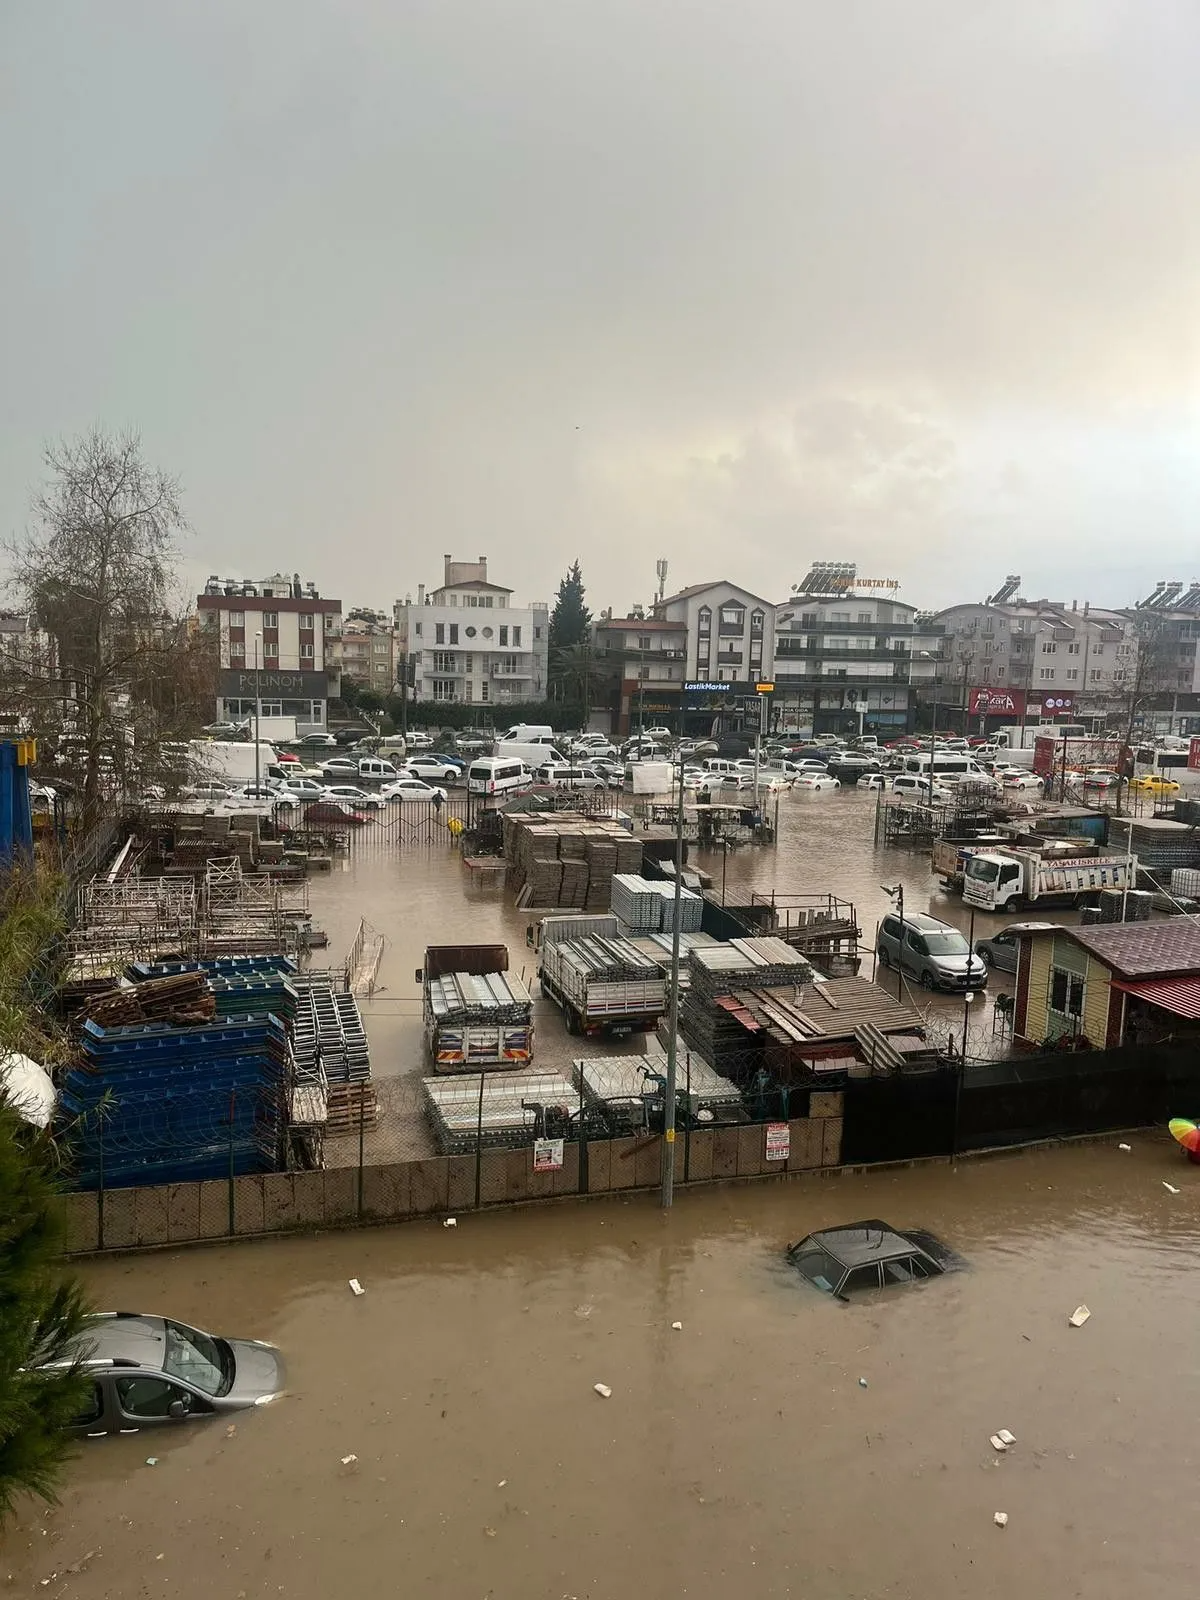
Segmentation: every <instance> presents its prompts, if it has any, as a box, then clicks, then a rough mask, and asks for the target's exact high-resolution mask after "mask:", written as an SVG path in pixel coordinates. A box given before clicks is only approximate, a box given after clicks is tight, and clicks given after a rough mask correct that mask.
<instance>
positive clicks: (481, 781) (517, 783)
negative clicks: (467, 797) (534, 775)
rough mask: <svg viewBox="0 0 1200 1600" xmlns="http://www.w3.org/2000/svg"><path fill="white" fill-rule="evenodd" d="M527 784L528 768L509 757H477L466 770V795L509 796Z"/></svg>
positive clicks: (527, 785) (526, 787)
mask: <svg viewBox="0 0 1200 1600" xmlns="http://www.w3.org/2000/svg"><path fill="white" fill-rule="evenodd" d="M529 783H530V773H529V768H528V767H527V766H526V765H525V763H524V762H523V761H518V760H516V759H514V758H512V757H509V756H479V757H478V758H477V759H476V760H474V761H472V763H471V765H470V766H469V767H468V768H467V793H468V794H510V793H512V792H513V791H514V790H517V789H528V787H529Z"/></svg>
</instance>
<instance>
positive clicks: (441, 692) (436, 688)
mask: <svg viewBox="0 0 1200 1600" xmlns="http://www.w3.org/2000/svg"><path fill="white" fill-rule="evenodd" d="M433 698H434V699H435V700H456V699H457V698H458V696H457V694H456V693H455V686H454V684H452V683H447V682H446V681H445V680H444V679H442V678H435V679H434V682H433Z"/></svg>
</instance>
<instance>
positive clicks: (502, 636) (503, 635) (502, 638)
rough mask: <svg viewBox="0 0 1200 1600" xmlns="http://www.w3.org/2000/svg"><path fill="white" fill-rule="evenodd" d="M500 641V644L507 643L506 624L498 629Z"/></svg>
mask: <svg viewBox="0 0 1200 1600" xmlns="http://www.w3.org/2000/svg"><path fill="white" fill-rule="evenodd" d="M500 643H501V644H507V643H508V628H507V626H505V627H502V628H501V629H500Z"/></svg>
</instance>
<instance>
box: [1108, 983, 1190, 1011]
mask: <svg viewBox="0 0 1200 1600" xmlns="http://www.w3.org/2000/svg"><path fill="white" fill-rule="evenodd" d="M1112 986H1113V988H1114V989H1123V990H1124V991H1125V993H1126V994H1132V995H1136V996H1137V997H1138V999H1139V1000H1145V1001H1146V1003H1147V1004H1148V1005H1152V1006H1158V1007H1159V1008H1160V1010H1162V1011H1171V1012H1173V1013H1174V1014H1175V1016H1177V1017H1189V1018H1191V1019H1192V1020H1193V1021H1196V1020H1200V977H1196V978H1143V979H1142V980H1141V981H1140V982H1137V981H1132V980H1126V979H1123V978H1114V979H1113V980H1112Z"/></svg>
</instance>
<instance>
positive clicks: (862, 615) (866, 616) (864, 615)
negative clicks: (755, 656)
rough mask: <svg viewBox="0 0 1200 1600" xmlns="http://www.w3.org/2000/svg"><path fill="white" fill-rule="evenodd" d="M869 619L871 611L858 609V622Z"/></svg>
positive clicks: (868, 620)
mask: <svg viewBox="0 0 1200 1600" xmlns="http://www.w3.org/2000/svg"><path fill="white" fill-rule="evenodd" d="M757 615H758V613H757V612H755V616H757ZM870 620H871V613H870V612H869V611H860V612H859V613H858V621H859V622H870Z"/></svg>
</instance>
